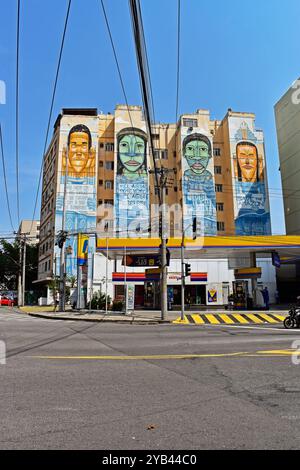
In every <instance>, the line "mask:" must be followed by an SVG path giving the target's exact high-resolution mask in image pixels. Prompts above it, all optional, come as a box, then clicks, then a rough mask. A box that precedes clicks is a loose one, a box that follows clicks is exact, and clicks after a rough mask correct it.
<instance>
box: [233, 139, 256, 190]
mask: <svg viewBox="0 0 300 470" xmlns="http://www.w3.org/2000/svg"><path fill="white" fill-rule="evenodd" d="M237 162H238V166H239V168H240V173H241V178H242V181H243V182H252V183H253V182H256V181H257V149H256V147H255V145H251V144H247V143H245V144H243V143H241V144H238V146H237Z"/></svg>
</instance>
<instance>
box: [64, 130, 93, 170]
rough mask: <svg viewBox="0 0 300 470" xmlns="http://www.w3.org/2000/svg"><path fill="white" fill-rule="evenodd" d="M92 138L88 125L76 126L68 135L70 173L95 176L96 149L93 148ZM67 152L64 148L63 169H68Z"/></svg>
mask: <svg viewBox="0 0 300 470" xmlns="http://www.w3.org/2000/svg"><path fill="white" fill-rule="evenodd" d="M91 143H92V138H91V133H90V131H89V129H88V127H86V126H84V125H83V124H79V125H77V126H74V127H73V128H72V129H71V130H70V133H69V137H68V174H69V175H72V176H78V177H81V176H86V175H89V176H94V174H95V150H94V149H93V148H91ZM66 159H67V152H66V149H64V154H63V170H65V171H66Z"/></svg>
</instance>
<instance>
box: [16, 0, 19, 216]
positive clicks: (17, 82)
mask: <svg viewBox="0 0 300 470" xmlns="http://www.w3.org/2000/svg"><path fill="white" fill-rule="evenodd" d="M16 49H17V50H16V136H15V138H16V192H17V216H18V223H20V193H19V55H20V54H19V51H20V0H17V39H16Z"/></svg>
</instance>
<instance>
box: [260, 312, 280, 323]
mask: <svg viewBox="0 0 300 470" xmlns="http://www.w3.org/2000/svg"><path fill="white" fill-rule="evenodd" d="M259 315H260V316H261V317H262V318H264V319H265V320H266V321H267V322H268V323H278V321H277V320H274V318H272V317H270V316H269V315H267V314H266V313H260V314H259Z"/></svg>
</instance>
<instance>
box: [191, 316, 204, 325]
mask: <svg viewBox="0 0 300 470" xmlns="http://www.w3.org/2000/svg"><path fill="white" fill-rule="evenodd" d="M191 317H192V319H193V320H194V322H195V323H197V324H198V325H199V324H201V325H203V323H205V321H204V320H203V318H202V317H201V315H191Z"/></svg>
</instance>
